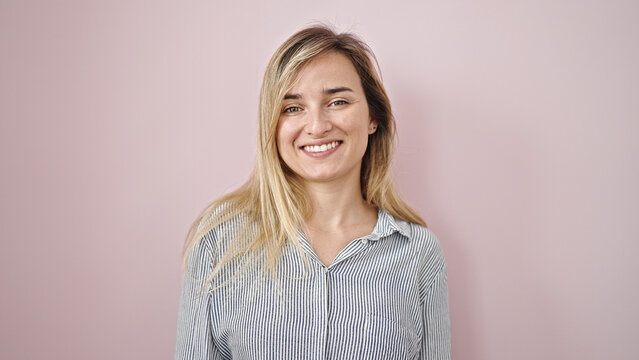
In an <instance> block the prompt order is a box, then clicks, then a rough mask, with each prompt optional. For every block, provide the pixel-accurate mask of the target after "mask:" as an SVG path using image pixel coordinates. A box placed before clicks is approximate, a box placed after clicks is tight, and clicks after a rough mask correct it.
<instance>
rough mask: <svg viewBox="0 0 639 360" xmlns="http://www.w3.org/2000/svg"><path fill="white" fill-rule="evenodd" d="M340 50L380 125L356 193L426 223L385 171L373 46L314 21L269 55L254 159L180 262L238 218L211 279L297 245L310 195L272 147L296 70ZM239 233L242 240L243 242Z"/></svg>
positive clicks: (194, 229)
mask: <svg viewBox="0 0 639 360" xmlns="http://www.w3.org/2000/svg"><path fill="white" fill-rule="evenodd" d="M329 50H330V51H337V52H340V53H342V54H344V55H346V56H347V57H348V58H349V59H350V60H351V62H352V63H353V65H354V66H355V69H356V70H357V73H358V75H359V77H360V79H361V82H362V88H363V89H364V93H365V95H366V100H367V103H368V107H369V112H370V114H371V117H372V118H373V119H375V120H376V121H377V123H378V128H377V131H376V132H375V133H373V134H372V135H370V136H369V143H368V148H367V149H366V152H365V154H364V157H363V159H362V169H361V177H360V179H361V188H362V196H363V197H364V199H365V200H366V201H367V202H368V203H369V204H371V205H374V206H375V207H377V208H381V209H384V210H386V211H387V212H388V213H389V214H391V215H393V216H394V217H396V218H398V219H401V220H404V221H408V222H413V223H417V224H420V225H422V226H426V223H425V222H424V220H422V218H421V217H420V216H419V215H418V214H417V213H416V212H415V211H414V210H412V209H411V208H410V207H409V206H408V205H407V204H406V203H405V202H404V201H403V200H402V199H401V198H400V196H399V195H398V194H397V192H396V191H395V189H394V187H393V184H392V181H391V174H390V164H391V157H392V156H391V155H392V150H393V143H394V138H395V119H394V118H393V115H392V113H391V105H390V100H389V99H388V96H387V95H386V90H385V89H384V86H383V85H382V82H381V79H380V74H379V72H378V71H377V68H376V67H375V66H374V65H373V64H377V60H376V58H375V55H374V54H373V52H372V50H371V49H370V48H369V47H368V45H366V44H365V43H364V42H363V41H361V40H360V39H359V38H358V37H356V36H355V35H353V34H350V33H341V34H340V33H336V32H335V31H333V30H332V29H330V28H328V27H327V26H324V25H314V26H311V27H308V28H305V29H303V30H300V31H299V32H297V33H295V34H294V35H293V36H291V37H290V38H289V39H288V40H286V41H285V42H284V43H283V44H282V45H281V46H280V47H279V48H278V49H277V51H276V52H275V54H273V57H272V58H271V60H270V62H269V64H268V66H267V68H266V72H265V74H264V79H263V83H262V88H261V92H260V104H259V119H258V138H257V160H256V164H255V168H254V170H253V173H252V174H251V176H250V178H249V180H248V181H247V182H246V183H245V184H244V185H243V186H242V187H240V188H239V189H237V190H235V191H233V192H231V193H229V194H226V195H224V196H222V197H221V198H219V199H217V200H215V201H213V202H212V203H211V204H209V205H208V206H207V207H206V208H205V209H204V210H203V211H202V213H201V214H200V215H199V216H198V218H197V219H196V220H195V221H194V222H193V224H192V225H191V227H190V229H189V232H188V234H187V238H186V242H185V247H184V263H185V264H186V263H187V261H188V256H189V254H190V252H191V250H192V249H193V247H194V246H195V244H196V243H197V242H198V241H199V240H200V239H201V238H202V237H203V236H204V235H205V234H207V233H208V232H209V231H210V230H211V229H213V228H214V227H216V226H218V225H220V224H222V223H224V222H226V221H229V220H231V219H233V218H235V217H237V216H242V218H243V219H245V221H246V222H245V224H246V226H247V229H248V227H251V228H252V229H253V230H254V231H250V232H249V231H248V230H247V231H245V232H244V235H247V234H250V235H249V236H237V237H238V239H232V240H233V241H231V243H232V246H230V247H229V249H228V250H226V251H225V252H224V253H223V254H222V257H221V259H220V260H219V261H217V262H216V263H214V264H213V270H212V272H211V274H210V276H209V278H208V281H207V283H208V282H211V281H212V279H213V278H214V276H215V275H216V274H217V273H218V272H220V270H221V269H222V268H223V267H224V265H225V264H228V263H229V262H231V261H233V260H234V259H237V258H239V257H242V256H244V255H251V254H256V253H258V252H260V253H262V254H263V255H264V259H265V260H266V262H265V264H266V270H267V271H270V272H272V273H273V274H274V273H275V268H276V266H277V261H278V257H279V255H280V254H281V251H282V247H283V246H284V245H285V244H286V243H287V242H289V241H290V242H291V243H292V244H293V245H295V246H296V247H297V249H298V251H300V252H301V251H302V250H301V248H300V246H299V242H298V240H297V237H298V229H299V228H300V226H301V225H302V224H303V223H304V220H305V219H307V218H308V217H309V216H310V215H311V212H312V209H311V207H310V205H309V204H310V203H311V201H310V200H309V196H308V194H307V193H306V191H305V190H304V187H303V186H302V183H301V181H300V179H299V178H298V176H297V175H296V174H295V173H293V172H292V171H291V170H290V169H289V168H288V167H287V166H286V165H285V164H284V162H283V161H282V159H281V158H280V156H279V154H278V151H277V143H276V129H277V122H278V119H279V117H280V113H281V106H282V101H283V99H284V95H285V94H286V93H287V92H288V91H289V90H290V88H291V87H292V84H293V81H294V80H295V78H296V75H297V74H298V73H299V71H300V69H301V68H302V67H303V66H304V65H305V64H306V63H307V62H308V61H309V60H311V59H313V58H314V57H315V56H317V55H318V54H320V53H323V52H325V51H329ZM240 238H243V240H241V239H240Z"/></svg>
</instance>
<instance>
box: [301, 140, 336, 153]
mask: <svg viewBox="0 0 639 360" xmlns="http://www.w3.org/2000/svg"><path fill="white" fill-rule="evenodd" d="M338 144H339V142H337V141H333V142H332V143H330V144H322V145H307V146H304V151H306V152H322V151H326V150H330V149H333V148H335V147H336V146H337V145H338Z"/></svg>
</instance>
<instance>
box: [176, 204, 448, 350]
mask: <svg viewBox="0 0 639 360" xmlns="http://www.w3.org/2000/svg"><path fill="white" fill-rule="evenodd" d="M242 226H244V224H243V223H242V222H241V221H239V220H238V221H235V222H234V221H231V222H228V223H225V224H224V225H222V226H220V227H218V228H215V229H213V230H211V231H210V232H209V233H208V234H206V236H204V237H203V238H202V239H201V240H200V241H199V242H198V243H197V245H196V246H195V248H194V250H193V252H192V255H191V257H190V259H189V271H187V272H185V276H184V279H183V283H182V298H181V301H180V308H179V315H178V329H177V345H176V349H175V359H231V358H233V359H437V360H439V359H450V321H449V316H448V294H447V278H446V263H445V260H444V256H443V253H442V250H441V247H440V245H439V242H438V240H437V238H436V237H435V235H433V233H432V232H431V231H430V230H428V229H426V228H424V227H422V226H419V225H416V224H412V223H407V222H404V221H401V220H398V219H395V218H393V217H392V216H391V215H390V214H388V213H387V212H386V211H384V210H379V212H378V220H377V224H376V225H375V228H374V230H373V232H372V233H371V234H369V235H367V236H365V237H362V238H359V239H356V240H353V241H352V242H351V243H349V244H348V245H347V246H346V248H344V249H343V250H342V251H341V252H340V253H339V254H338V255H337V257H336V258H335V260H334V261H333V263H332V264H331V265H330V266H328V267H326V266H325V265H323V264H322V263H321V261H319V259H318V258H317V256H316V255H315V253H314V252H313V249H312V247H311V246H310V245H309V243H308V241H306V239H305V237H304V235H303V234H302V233H301V232H300V243H301V245H302V249H303V251H304V252H305V254H306V255H307V258H308V260H309V261H308V265H307V267H306V271H305V263H304V261H303V257H302V255H301V254H300V253H299V252H298V251H297V249H296V248H295V247H294V246H292V245H290V244H288V245H286V246H285V247H284V249H283V253H282V257H281V260H280V263H279V266H278V269H277V276H276V277H272V276H268V275H266V276H261V275H259V274H260V273H261V272H260V266H253V267H252V270H251V269H249V270H247V271H245V273H244V274H245V275H243V276H241V277H238V278H235V279H234V280H233V281H231V282H230V283H229V284H228V285H226V286H223V287H220V288H218V289H215V290H213V291H210V289H204V290H205V291H204V292H203V291H202V281H201V279H206V278H207V277H208V275H209V273H210V271H211V266H212V263H213V261H214V260H215V261H217V260H219V258H220V256H221V254H222V252H223V250H224V249H225V248H226V247H227V246H228V244H226V243H225V241H224V238H228V236H224V234H227V232H226V231H224V229H223V228H226V230H228V229H230V230H231V232H233V230H234V229H239V228H241V227H242ZM256 264H257V263H256ZM238 266H239V265H237V264H233V263H232V264H230V265H229V270H228V271H226V272H222V274H221V275H220V277H221V279H228V278H229V277H228V276H229V274H230V273H232V272H233V271H235V270H236V268H237V267H238Z"/></svg>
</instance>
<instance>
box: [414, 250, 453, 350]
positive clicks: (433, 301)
mask: <svg viewBox="0 0 639 360" xmlns="http://www.w3.org/2000/svg"><path fill="white" fill-rule="evenodd" d="M422 318H423V323H424V338H423V340H422V356H421V358H422V359H425V360H449V359H450V318H449V314H448V285H447V270H446V263H443V264H442V265H441V267H440V269H439V271H438V272H437V274H436V275H435V277H434V279H433V282H432V284H431V285H430V287H429V288H428V290H427V292H426V295H425V298H424V303H423V307H422Z"/></svg>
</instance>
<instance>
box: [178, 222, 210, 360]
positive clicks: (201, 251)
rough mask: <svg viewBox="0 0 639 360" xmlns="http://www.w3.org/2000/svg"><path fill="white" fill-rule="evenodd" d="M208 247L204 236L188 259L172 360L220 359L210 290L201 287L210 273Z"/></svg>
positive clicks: (206, 237)
mask: <svg viewBox="0 0 639 360" xmlns="http://www.w3.org/2000/svg"><path fill="white" fill-rule="evenodd" d="M211 246H212V241H211V238H210V234H207V235H206V236H205V237H204V238H202V239H201V240H200V241H198V243H197V244H196V245H195V247H194V248H193V251H192V253H191V255H190V256H189V261H188V266H187V269H186V271H185V272H184V277H183V280H182V297H181V299H180V308H179V312H178V324H177V341H176V345H175V360H187V359H188V360H196V359H197V360H200V359H207V360H210V359H222V356H221V355H220V352H219V350H218V349H217V348H216V347H215V344H214V343H213V337H212V333H211V320H210V315H211V313H210V306H211V302H210V293H209V291H208V290H209V289H210V288H209V287H208V286H207V287H203V285H204V283H205V282H206V279H207V278H208V276H209V274H210V271H211V269H212V258H213V252H212V247H211Z"/></svg>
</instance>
